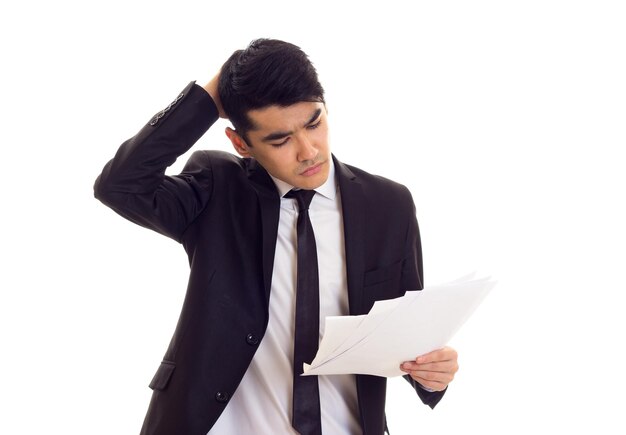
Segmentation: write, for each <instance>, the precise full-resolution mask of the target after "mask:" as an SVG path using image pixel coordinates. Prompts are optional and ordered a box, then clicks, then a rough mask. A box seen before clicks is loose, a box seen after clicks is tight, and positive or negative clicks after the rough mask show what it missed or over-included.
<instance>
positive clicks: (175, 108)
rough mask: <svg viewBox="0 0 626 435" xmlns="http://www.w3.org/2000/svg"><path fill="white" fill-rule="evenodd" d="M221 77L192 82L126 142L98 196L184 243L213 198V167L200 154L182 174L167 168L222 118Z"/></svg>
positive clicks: (97, 188) (107, 169)
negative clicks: (218, 86) (201, 83)
mask: <svg viewBox="0 0 626 435" xmlns="http://www.w3.org/2000/svg"><path fill="white" fill-rule="evenodd" d="M217 77H218V76H216V77H215V78H214V79H212V80H211V81H210V82H209V84H207V85H206V86H205V88H203V87H200V86H198V85H196V84H195V83H194V82H191V83H189V85H187V86H186V87H185V89H183V91H182V92H181V93H180V94H178V96H176V98H175V99H174V100H173V101H172V102H171V103H170V104H169V105H167V106H166V107H165V108H164V109H163V110H161V111H160V112H158V113H156V114H155V115H154V116H153V117H152V118H150V120H149V121H148V123H147V124H146V125H145V126H144V127H143V128H142V129H141V130H140V131H139V132H138V133H137V134H136V135H135V136H133V137H132V138H130V139H128V140H127V141H125V142H124V143H123V144H122V145H121V146H120V148H119V149H118V151H117V153H116V154H115V157H113V159H111V160H110V161H109V162H108V163H107V164H106V165H105V167H104V169H103V170H102V173H101V174H100V176H98V178H97V179H96V182H95V185H94V195H95V197H96V198H98V199H99V200H100V201H102V202H103V203H104V204H106V205H107V206H109V207H110V208H112V209H113V210H114V211H116V212H117V213H119V214H120V215H122V216H124V217H125V218H127V219H129V220H131V221H133V222H135V223H137V224H139V225H142V226H144V227H147V228H150V229H153V230H155V231H157V232H159V233H161V234H164V235H166V236H168V237H171V238H173V239H175V240H177V241H180V238H181V236H182V234H183V232H184V230H185V229H186V228H187V226H188V225H189V224H190V223H191V222H192V221H193V219H194V218H195V217H196V216H197V215H198V214H199V213H200V212H201V211H202V209H203V208H204V206H205V205H206V203H207V202H208V200H209V198H210V196H211V189H212V174H211V166H210V162H208V161H207V160H208V159H206V157H205V156H204V154H203V153H194V155H193V156H192V157H191V159H190V160H189V162H188V163H187V165H186V166H185V168H184V170H183V172H182V173H181V174H180V175H177V176H166V175H165V170H166V168H167V167H168V166H170V165H172V164H173V163H174V162H175V161H176V159H177V157H178V156H180V155H181V154H183V153H185V152H186V151H187V150H189V149H190V148H191V147H192V146H193V144H194V143H195V142H196V141H197V140H198V139H200V137H201V136H202V135H203V134H204V133H205V132H206V131H207V130H208V129H209V127H210V126H211V125H212V124H213V123H214V122H215V121H216V120H217V119H218V116H219V115H220V110H221V105H220V104H219V96H218V95H217V91H216V87H215V83H216V82H217ZM206 88H208V89H206ZM212 96H214V97H215V99H216V100H217V104H216V102H215V101H214V100H213V98H212Z"/></svg>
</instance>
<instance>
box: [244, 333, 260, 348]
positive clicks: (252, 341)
mask: <svg viewBox="0 0 626 435" xmlns="http://www.w3.org/2000/svg"><path fill="white" fill-rule="evenodd" d="M246 343H248V344H249V345H250V346H256V345H257V344H259V338H258V337H257V336H256V335H254V334H252V333H250V334H248V335H247V336H246Z"/></svg>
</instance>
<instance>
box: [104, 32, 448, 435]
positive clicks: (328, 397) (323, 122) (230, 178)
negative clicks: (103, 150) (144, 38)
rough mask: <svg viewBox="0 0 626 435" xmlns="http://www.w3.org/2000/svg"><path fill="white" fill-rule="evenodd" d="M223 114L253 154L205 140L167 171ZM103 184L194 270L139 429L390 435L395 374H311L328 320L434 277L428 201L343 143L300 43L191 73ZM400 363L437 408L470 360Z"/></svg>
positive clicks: (261, 45) (276, 45)
mask: <svg viewBox="0 0 626 435" xmlns="http://www.w3.org/2000/svg"><path fill="white" fill-rule="evenodd" d="M218 116H221V117H223V118H228V119H229V120H230V121H231V123H232V124H233V127H234V129H231V128H227V129H226V135H227V136H228V138H229V139H230V141H231V142H232V144H233V146H234V148H235V150H236V151H237V153H238V154H239V155H240V156H241V158H239V157H235V156H234V155H231V154H228V153H223V152H217V151H197V152H195V153H194V154H193V155H192V157H191V158H190V159H189V161H188V162H187V165H186V166H185V168H184V170H183V172H182V173H181V174H180V175H178V176H174V177H170V176H166V175H165V169H166V168H167V167H168V166H169V165H171V164H172V163H173V162H174V161H175V160H176V158H177V157H178V156H179V155H181V154H183V153H184V152H186V151H187V150H188V149H189V148H191V146H192V145H193V144H194V143H195V142H196V141H197V140H198V139H199V138H200V137H201V136H202V135H203V134H204V133H205V132H206V131H207V129H208V128H209V127H210V126H211V125H212V124H213V123H214V122H215V121H216V120H217V119H218ZM94 190H95V195H96V197H97V198H98V199H100V200H101V201H102V202H104V203H105V204H106V205H108V206H109V207H111V208H112V209H113V210H115V211H116V212H118V213H119V214H121V215H122V216H124V217H126V218H127V219H129V220H131V221H133V222H135V223H138V224H140V225H143V226H145V227H147V228H150V229H153V230H155V231H158V232H159V233H161V234H164V235H166V236H168V237H171V238H173V239H174V240H177V241H178V242H180V243H182V244H183V246H184V248H185V250H186V252H187V255H188V257H189V263H190V266H191V271H190V277H189V283H188V288H187V294H186V297H185V302H184V305H183V309H182V312H181V315H180V319H179V322H178V325H177V327H176V331H175V333H174V336H173V338H172V340H171V343H170V346H169V348H168V350H167V352H166V354H165V357H164V359H163V362H162V363H161V365H160V367H159V369H158V370H157V373H156V374H155V376H154V378H153V380H152V382H151V384H150V387H151V388H152V389H153V390H154V392H153V396H152V400H151V403H150V406H149V409H148V413H147V415H146V418H145V421H144V425H143V428H142V432H141V433H142V434H158V435H166V434H167V435H170V434H185V435H205V434H207V433H210V434H214V433H215V434H242V433H246V434H248V433H254V434H266V433H267V434H276V433H281V434H282V433H301V434H320V433H322V430H323V432H324V433H328V434H356V433H364V434H368V435H369V434H377V435H378V434H381V433H383V431H384V430H385V428H386V422H385V414H384V407H385V387H386V379H385V378H380V377H376V376H365V375H337V376H319V377H301V376H299V374H300V373H301V372H302V362H303V361H304V362H310V360H311V359H312V355H314V353H315V348H316V346H317V340H318V338H319V336H320V335H321V333H322V332H323V331H320V326H321V325H323V319H324V318H325V317H326V316H328V315H348V314H354V315H356V314H364V313H367V312H368V310H369V309H370V308H371V306H372V305H373V303H374V301H376V300H380V299H389V298H394V297H397V296H401V295H402V294H403V293H404V291H406V290H415V289H421V288H422V283H423V279H422V258H421V247H420V239H419V232H418V227H417V221H416V219H415V207H414V205H413V201H412V198H411V195H410V193H409V191H408V190H407V189H406V188H405V187H404V186H401V185H399V184H397V183H394V182H392V181H389V180H386V179H384V178H381V177H377V176H373V175H370V174H368V173H366V172H364V171H362V170H359V169H357V168H354V167H351V166H348V165H345V164H343V163H341V162H340V161H338V160H337V159H336V158H335V157H334V156H333V155H332V154H331V153H330V148H329V144H328V117H327V113H326V107H325V103H324V91H323V89H322V86H321V85H320V83H319V81H318V78H317V73H316V71H315V69H314V67H313V65H312V64H311V63H310V61H309V60H308V58H307V56H306V55H305V54H304V53H303V52H302V51H301V50H300V49H299V48H298V47H296V46H294V45H292V44H289V43H286V42H282V41H277V40H267V39H262V40H256V41H253V42H252V43H251V44H250V45H249V46H248V47H247V48H246V49H245V50H239V51H236V52H235V53H233V55H232V56H231V57H230V58H229V59H228V61H227V62H226V63H225V64H224V65H223V67H222V69H221V72H220V73H219V74H218V75H217V76H215V77H214V78H213V79H212V80H211V81H210V82H209V83H208V84H207V85H206V86H204V88H202V87H200V86H197V85H195V84H194V83H193V82H192V83H190V84H189V85H188V86H187V87H186V88H185V89H184V90H183V92H182V93H181V94H180V95H178V97H177V98H176V99H175V100H174V101H173V102H172V103H171V104H170V105H168V106H167V107H166V108H165V109H164V110H162V111H161V112H159V113H157V114H156V115H155V116H154V117H153V118H152V119H151V120H150V121H149V122H148V124H147V125H146V126H145V127H144V128H143V129H142V130H141V131H140V132H139V133H138V134H137V135H136V136H134V137H133V138H131V139H129V140H127V141H126V142H124V143H123V144H122V146H121V147H120V149H119V150H118V152H117V154H116V155H115V157H114V158H113V159H112V160H111V161H110V162H108V163H107V165H106V166H105V167H104V170H103V172H102V174H101V175H100V176H99V177H98V179H97V180H96V184H95V187H94ZM292 191H293V192H292ZM294 197H295V199H294ZM304 197H306V198H308V199H303V198H304ZM309 201H310V204H309ZM301 298H305V299H301ZM311 298H313V299H311ZM320 320H321V321H320ZM304 330H306V332H303V331H304ZM307 334H308V335H307ZM311 334H312V335H313V337H312V340H313V341H314V342H315V343H314V348H312V347H311V340H308V341H307V340H306V339H304V338H302V337H305V336H306V337H309V338H311ZM303 349H306V350H303ZM303 355H304V356H303ZM416 357H417V356H416ZM402 367H403V370H405V371H406V372H407V373H408V374H407V376H406V378H407V380H408V381H409V383H410V384H411V385H412V386H413V388H415V390H416V392H417V394H418V395H419V397H420V398H421V399H422V401H423V402H424V403H426V404H428V405H430V406H431V407H434V406H435V405H436V404H437V402H439V400H440V399H441V397H442V396H443V392H444V390H445V389H446V388H447V385H448V383H449V382H450V381H451V380H452V378H453V376H454V373H455V372H456V370H457V368H458V366H457V356H456V352H455V351H454V350H452V349H450V348H445V349H441V350H439V351H435V352H432V353H430V354H428V355H425V356H422V357H420V358H416V360H414V361H409V362H406V363H405V364H403V365H402Z"/></svg>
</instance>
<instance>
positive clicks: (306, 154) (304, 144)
mask: <svg viewBox="0 0 626 435" xmlns="http://www.w3.org/2000/svg"><path fill="white" fill-rule="evenodd" d="M298 143H299V149H298V161H300V162H303V161H306V160H314V159H315V157H317V153H318V151H317V148H315V145H313V142H311V140H310V139H309V138H308V137H306V135H302V137H300V138H299V141H298Z"/></svg>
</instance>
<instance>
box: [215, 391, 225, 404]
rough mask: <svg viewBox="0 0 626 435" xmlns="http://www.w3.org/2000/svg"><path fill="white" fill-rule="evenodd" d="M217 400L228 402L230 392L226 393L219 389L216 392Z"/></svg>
mask: <svg viewBox="0 0 626 435" xmlns="http://www.w3.org/2000/svg"><path fill="white" fill-rule="evenodd" d="M215 400H217V401H218V402H219V403H226V402H228V393H224V392H223V391H218V392H217V393H215Z"/></svg>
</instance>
